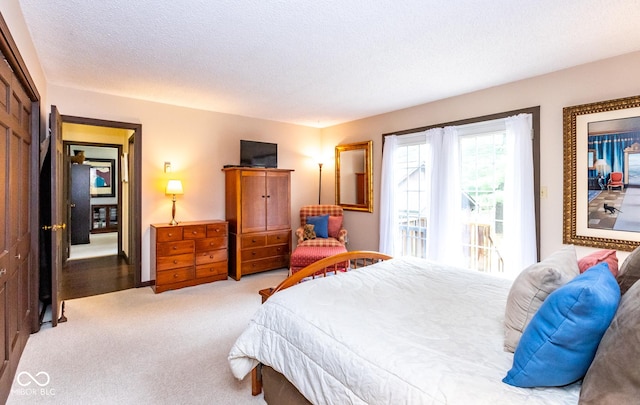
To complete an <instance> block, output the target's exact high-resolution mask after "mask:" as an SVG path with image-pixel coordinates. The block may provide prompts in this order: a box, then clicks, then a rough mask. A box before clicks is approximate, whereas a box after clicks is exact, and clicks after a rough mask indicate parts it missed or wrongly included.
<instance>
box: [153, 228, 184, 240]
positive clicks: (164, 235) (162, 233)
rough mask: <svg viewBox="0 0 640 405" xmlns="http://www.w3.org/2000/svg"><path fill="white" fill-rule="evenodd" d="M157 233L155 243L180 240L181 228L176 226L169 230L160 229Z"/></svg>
mask: <svg viewBox="0 0 640 405" xmlns="http://www.w3.org/2000/svg"><path fill="white" fill-rule="evenodd" d="M157 233H158V234H157V236H156V240H157V242H169V241H176V240H182V228H181V227H178V226H176V227H171V228H160V229H158V230H157Z"/></svg>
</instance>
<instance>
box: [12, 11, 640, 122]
mask: <svg viewBox="0 0 640 405" xmlns="http://www.w3.org/2000/svg"><path fill="white" fill-rule="evenodd" d="M19 2H20V5H21V7H22V10H23V12H24V16H25V20H26V22H27V25H28V26H29V29H30V31H31V35H32V37H33V42H34V44H35V47H36V50H37V52H38V56H39V58H40V61H41V62H42V64H43V69H44V72H45V75H46V78H47V80H48V82H50V83H52V84H56V85H61V86H68V87H73V88H79V89H87V90H93V91H98V92H103V93H108V94H114V95H121V96H127V97H133V98H138V99H144V100H153V101H157V102H162V103H167V104H174V105H180V106H186V107H192V108H198V109H204V110H211V111H219V112H224V113H231V114H239V115H244V116H249V117H257V118H265V119H270V120H276V121H283V122H291V123H297V124H302V125H309V126H316V127H326V126H329V125H334V124H337V123H341V122H346V121H351V120H354V119H358V118H363V117H368V116H371V115H375V114H380V113H384V112H388V111H393V110H397V109H401V108H405V107H410V106H414V105H418V104H422V103H425V102H429V101H433V100H438V99H442V98H446V97H450V96H454V95H458V94H463V93H467V92H471V91H475V90H480V89H483V88H487V87H491V86H496V85H499V84H503V83H507V82H511V81H515V80H519V79H524V78H527V77H532V76H536V75H540V74H544V73H549V72H552V71H556V70H559V69H563V68H567V67H570V66H575V65H579V64H583V63H587V62H591V61H595V60H599V59H603V58H607V57H611V56H616V55H620V54H624V53H628V52H632V51H637V50H640V29H639V28H638V21H640V3H639V2H638V1H637V0H606V1H605V0H562V1H558V0H536V1H514V0H455V1H454V0H403V1H397V0H327V1H312V0H181V1H175V0H109V1H86V0H66V1H54V0H19Z"/></svg>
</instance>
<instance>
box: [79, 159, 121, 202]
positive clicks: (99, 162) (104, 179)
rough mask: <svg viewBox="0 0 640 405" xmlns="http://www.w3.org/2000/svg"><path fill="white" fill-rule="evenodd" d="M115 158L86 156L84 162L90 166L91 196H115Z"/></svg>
mask: <svg viewBox="0 0 640 405" xmlns="http://www.w3.org/2000/svg"><path fill="white" fill-rule="evenodd" d="M115 162H116V161H115V159H97V158H89V157H88V158H87V159H86V160H85V164H89V165H90V166H91V170H90V171H89V173H90V174H89V188H90V189H91V197H115V196H116V191H115V184H116V171H115Z"/></svg>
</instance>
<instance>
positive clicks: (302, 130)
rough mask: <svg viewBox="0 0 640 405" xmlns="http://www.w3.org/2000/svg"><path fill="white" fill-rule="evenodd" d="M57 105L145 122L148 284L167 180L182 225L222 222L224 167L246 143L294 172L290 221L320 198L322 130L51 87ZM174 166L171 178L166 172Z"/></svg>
mask: <svg viewBox="0 0 640 405" xmlns="http://www.w3.org/2000/svg"><path fill="white" fill-rule="evenodd" d="M48 93H49V100H50V103H51V104H54V105H56V106H57V107H58V109H59V110H60V113H61V114H64V115H73V116H79V117H86V118H95V119H103V120H112V121H121V122H129V123H140V124H142V280H143V281H147V280H148V279H149V274H150V267H149V252H150V250H149V249H150V246H149V241H150V231H149V229H150V228H149V226H150V225H151V224H154V223H168V222H169V221H170V220H171V198H170V197H168V196H166V195H165V194H164V189H165V186H166V181H167V180H168V179H169V178H179V179H181V180H182V183H183V186H184V195H182V196H178V201H177V203H176V220H178V221H179V222H182V221H196V220H207V219H224V217H225V205H224V204H225V202H224V175H223V173H222V171H221V169H222V167H223V166H224V165H225V164H239V163H240V139H250V140H257V141H265V142H275V143H277V144H278V167H279V168H286V169H294V170H295V171H294V172H293V173H292V184H291V189H292V202H291V221H292V222H291V223H292V226H293V227H296V226H297V225H298V224H299V222H300V220H299V218H298V211H299V208H300V206H302V205H305V204H313V203H315V201H317V195H318V191H317V190H318V180H317V173H318V166H317V164H316V161H315V160H314V158H312V157H313V156H317V153H318V150H319V149H320V130H319V129H317V128H309V127H303V126H298V125H291V124H283V123H278V122H273V121H266V120H260V119H254V118H248V117H240V116H235V115H229V114H221V113H214V112H207V111H202V110H194V109H189V108H183V107H174V106H169V105H166V104H159V103H153V102H149V101H141V100H134V99H130V98H124V97H117V96H111V95H106V94H99V93H92V92H87V91H81V90H76V89H70V88H66V87H59V86H54V85H51V86H49V88H48ZM164 162H171V164H172V167H173V173H171V174H166V173H164Z"/></svg>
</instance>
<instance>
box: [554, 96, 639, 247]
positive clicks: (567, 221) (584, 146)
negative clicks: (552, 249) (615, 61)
mask: <svg viewBox="0 0 640 405" xmlns="http://www.w3.org/2000/svg"><path fill="white" fill-rule="evenodd" d="M632 117H640V96H634V97H627V98H621V99H616V100H610V101H603V102H597V103H591V104H583V105H577V106H573V107H565V108H564V109H563V132H564V156H563V158H564V193H563V199H564V200H563V230H562V241H563V243H565V244H574V245H581V246H590V247H595V248H600V249H616V250H622V251H631V250H633V249H635V248H636V247H637V246H640V229H638V230H637V231H618V230H614V229H594V228H591V227H589V221H590V219H591V218H590V204H589V196H588V191H589V177H588V170H589V168H590V167H591V166H592V164H593V162H588V156H589V149H588V135H589V134H588V124H589V123H593V122H600V121H608V120H615V119H624V118H632ZM594 209H596V210H597V209H599V207H593V208H592V210H594Z"/></svg>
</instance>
